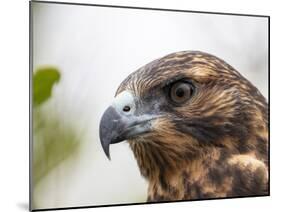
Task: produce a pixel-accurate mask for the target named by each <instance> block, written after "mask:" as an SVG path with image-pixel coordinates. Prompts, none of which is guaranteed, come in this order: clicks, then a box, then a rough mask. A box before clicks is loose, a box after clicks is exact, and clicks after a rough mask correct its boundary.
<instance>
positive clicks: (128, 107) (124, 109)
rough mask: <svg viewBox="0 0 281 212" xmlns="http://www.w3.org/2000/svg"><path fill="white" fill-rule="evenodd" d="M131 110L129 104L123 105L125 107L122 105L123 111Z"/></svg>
mask: <svg viewBox="0 0 281 212" xmlns="http://www.w3.org/2000/svg"><path fill="white" fill-rule="evenodd" d="M130 110H131V108H130V106H127V105H126V106H125V107H123V111H124V112H129V111H130Z"/></svg>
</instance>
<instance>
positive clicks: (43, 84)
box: [33, 67, 60, 106]
mask: <svg viewBox="0 0 281 212" xmlns="http://www.w3.org/2000/svg"><path fill="white" fill-rule="evenodd" d="M59 80H60V73H59V71H58V69H56V68H54V67H44V68H40V69H38V70H37V71H36V72H35V74H33V103H34V106H38V105H40V104H42V103H43V102H44V101H46V100H47V99H48V98H50V97H51V94H52V88H53V85H54V84H55V83H57V82H58V81H59Z"/></svg>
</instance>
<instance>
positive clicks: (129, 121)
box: [99, 106, 154, 159]
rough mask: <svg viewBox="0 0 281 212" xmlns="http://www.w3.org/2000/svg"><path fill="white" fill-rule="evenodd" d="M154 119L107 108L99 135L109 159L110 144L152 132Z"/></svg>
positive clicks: (111, 107)
mask: <svg viewBox="0 0 281 212" xmlns="http://www.w3.org/2000/svg"><path fill="white" fill-rule="evenodd" d="M152 119H154V118H153V117H152V116H149V115H141V116H135V115H133V114H126V113H125V112H120V111H119V110H118V109H116V108H114V107H113V106H110V107H109V108H107V109H106V111H105V112H104V114H103V116H102V118H101V122H100V127H99V134H100V141H101V145H102V148H103V150H104V152H105V154H106V156H107V157H108V159H110V154H109V146H110V144H115V143H119V142H121V141H124V140H128V139H133V138H135V137H137V136H140V135H143V134H145V133H148V132H150V131H151V128H152V127H151V120H152Z"/></svg>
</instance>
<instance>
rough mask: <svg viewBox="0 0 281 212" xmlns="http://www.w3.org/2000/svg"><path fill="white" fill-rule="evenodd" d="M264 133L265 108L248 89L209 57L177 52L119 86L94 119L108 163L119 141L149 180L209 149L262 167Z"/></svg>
mask: <svg viewBox="0 0 281 212" xmlns="http://www.w3.org/2000/svg"><path fill="white" fill-rule="evenodd" d="M267 127H268V126H267V103H266V100H265V98H264V97H263V96H262V95H261V94H260V92H259V91H258V90H257V88H256V87H254V86H253V85H252V84H251V83H250V82H249V81H248V80H246V79H245V78H244V77H243V76H242V75H241V74H239V73H238V72H237V71H236V70H235V69H234V68H232V67H231V66H230V65H228V64H227V63H226V62H224V61H223V60H221V59H219V58H217V57H215V56H212V55H210V54H207V53H203V52H198V51H183V52H177V53H173V54H169V55H167V56H165V57H163V58H160V59H157V60H154V61H152V62H150V63H148V64H147V65H145V66H143V67H142V68H140V69H138V70H137V71H135V72H134V73H132V74H131V75H129V76H128V77H127V78H126V79H125V80H124V81H123V82H122V83H121V85H120V86H119V88H118V89H117V92H116V95H115V99H114V101H113V103H112V105H111V106H109V108H108V109H107V110H106V111H105V113H104V114H103V117H102V119H101V122H100V140H101V144H102V147H103V149H104V152H105V153H106V155H107V156H108V157H109V146H110V144H114V143H118V142H121V141H125V140H127V141H128V142H129V144H130V146H131V148H132V150H133V152H134V154H135V157H136V159H137V162H138V165H139V167H140V170H141V173H142V175H143V176H145V177H147V178H150V177H152V175H153V174H155V172H157V173H161V172H164V171H165V170H167V169H169V170H173V169H175V168H178V167H179V166H181V165H182V164H186V163H188V162H190V161H192V160H196V159H197V158H199V157H202V156H203V155H206V154H208V151H210V149H212V150H214V149H224V150H225V151H224V152H227V153H229V154H235V153H240V154H242V153H249V152H253V153H254V154H256V156H257V157H259V158H262V159H263V160H264V161H266V158H267V157H266V152H267V142H263V141H264V140H267V130H268V128H267ZM261 140H263V141H261Z"/></svg>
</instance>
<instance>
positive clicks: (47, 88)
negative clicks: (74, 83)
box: [32, 66, 81, 186]
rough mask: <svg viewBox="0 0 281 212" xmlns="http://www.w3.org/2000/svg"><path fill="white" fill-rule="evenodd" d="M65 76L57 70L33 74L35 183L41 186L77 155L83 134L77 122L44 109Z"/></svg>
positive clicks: (48, 68) (40, 69)
mask: <svg viewBox="0 0 281 212" xmlns="http://www.w3.org/2000/svg"><path fill="white" fill-rule="evenodd" d="M60 77H61V74H60V72H59V70H58V69H57V68H54V67H51V66H48V67H43V68H39V69H37V70H36V71H35V73H34V74H33V103H34V108H33V156H32V159H33V160H32V166H33V183H34V186H36V185H37V184H38V182H40V181H41V180H42V179H43V178H44V177H45V176H46V175H47V174H48V173H50V171H51V170H52V169H53V168H55V167H56V166H57V165H59V164H60V163H61V162H62V161H63V160H65V159H67V158H69V157H70V156H73V155H74V153H76V152H77V150H78V147H79V144H80V139H81V135H80V134H79V133H78V132H77V128H76V126H74V124H75V123H69V122H66V121H65V120H64V119H63V118H62V117H61V115H60V114H59V113H58V112H57V111H56V110H54V109H51V108H50V107H49V106H47V107H44V109H43V108H42V107H41V106H42V105H43V103H45V102H46V100H48V99H49V98H51V95H52V89H53V86H54V85H55V83H58V82H59V80H60Z"/></svg>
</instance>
